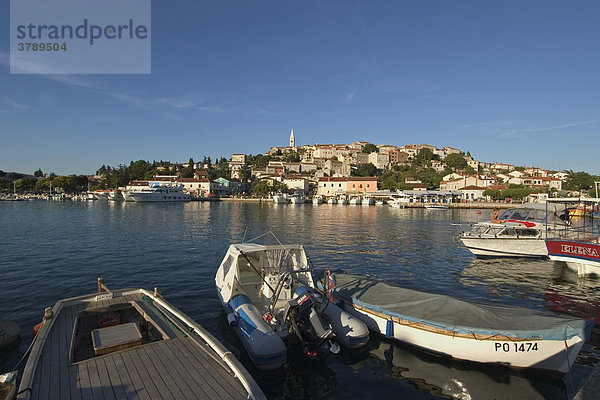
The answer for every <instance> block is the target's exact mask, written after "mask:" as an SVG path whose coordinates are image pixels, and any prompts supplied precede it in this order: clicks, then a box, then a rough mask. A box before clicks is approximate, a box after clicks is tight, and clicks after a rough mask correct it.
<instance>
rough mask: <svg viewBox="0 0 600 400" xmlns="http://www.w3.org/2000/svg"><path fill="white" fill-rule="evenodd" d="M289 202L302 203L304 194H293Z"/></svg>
mask: <svg viewBox="0 0 600 400" xmlns="http://www.w3.org/2000/svg"><path fill="white" fill-rule="evenodd" d="M290 203H292V204H304V196H303V195H301V194H295V195H293V196H291V197H290Z"/></svg>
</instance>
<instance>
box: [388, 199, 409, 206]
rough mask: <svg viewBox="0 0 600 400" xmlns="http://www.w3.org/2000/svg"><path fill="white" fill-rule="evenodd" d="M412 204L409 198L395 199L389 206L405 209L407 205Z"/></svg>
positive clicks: (389, 202)
mask: <svg viewBox="0 0 600 400" xmlns="http://www.w3.org/2000/svg"><path fill="white" fill-rule="evenodd" d="M408 203H410V199H409V198H408V197H403V196H402V197H393V198H392V199H391V200H390V201H388V204H389V205H390V206H391V207H394V208H404V207H406V204H408Z"/></svg>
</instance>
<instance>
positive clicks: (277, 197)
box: [272, 193, 290, 204]
mask: <svg viewBox="0 0 600 400" xmlns="http://www.w3.org/2000/svg"><path fill="white" fill-rule="evenodd" d="M272 198H273V203H275V204H288V203H289V202H290V198H289V197H288V195H286V194H283V193H280V194H274V195H273V196H272Z"/></svg>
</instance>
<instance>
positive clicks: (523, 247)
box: [457, 203, 565, 258]
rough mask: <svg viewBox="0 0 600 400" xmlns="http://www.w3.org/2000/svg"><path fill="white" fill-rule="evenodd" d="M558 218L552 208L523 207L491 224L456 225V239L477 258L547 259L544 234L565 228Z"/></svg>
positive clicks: (543, 204) (488, 222)
mask: <svg viewBox="0 0 600 400" xmlns="http://www.w3.org/2000/svg"><path fill="white" fill-rule="evenodd" d="M548 207H549V208H548ZM547 208H548V209H547ZM561 215H563V218H564V213H563V214H561ZM561 215H559V210H558V209H556V207H554V206H552V205H550V206H547V205H546V204H545V203H532V204H527V205H523V206H521V207H515V208H510V209H508V210H505V211H504V212H502V214H501V215H500V216H499V217H498V219H496V220H494V221H482V222H478V223H476V224H457V226H459V227H460V229H461V232H460V234H459V239H460V241H461V242H462V243H463V244H464V245H465V247H466V248H467V249H469V251H470V252H471V253H473V254H474V255H476V256H478V257H540V258H547V257H548V251H547V249H546V243H545V238H546V232H547V230H548V231H553V230H556V229H561V228H563V227H564V226H565V221H564V220H563V219H562V218H561Z"/></svg>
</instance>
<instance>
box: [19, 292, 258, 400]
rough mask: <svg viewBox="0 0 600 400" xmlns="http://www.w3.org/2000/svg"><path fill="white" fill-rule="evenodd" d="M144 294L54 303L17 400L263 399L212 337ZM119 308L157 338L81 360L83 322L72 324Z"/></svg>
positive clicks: (244, 372) (26, 368)
mask: <svg viewBox="0 0 600 400" xmlns="http://www.w3.org/2000/svg"><path fill="white" fill-rule="evenodd" d="M111 294H112V293H111ZM148 295H151V293H149V292H146V291H142V290H141V289H136V290H130V291H127V292H123V293H121V294H119V293H114V294H113V296H114V297H112V298H110V299H106V300H98V301H95V300H94V298H95V296H93V297H87V298H75V299H70V300H65V301H61V302H59V303H57V305H56V306H55V307H54V309H53V314H54V315H53V317H52V318H51V319H48V320H46V323H45V325H44V327H43V328H42V330H41V331H40V334H39V335H38V337H37V338H36V342H35V344H34V346H33V349H32V354H31V356H30V359H29V361H28V363H27V365H26V366H25V370H24V372H23V379H22V380H21V387H20V388H19V393H18V396H17V398H18V399H74V400H75V399H93V400H97V399H103V400H109V399H188V400H192V399H247V398H264V395H263V394H262V392H261V391H260V388H259V387H258V385H256V382H254V380H253V379H252V377H251V376H250V375H249V374H248V372H247V371H246V370H245V369H244V368H243V367H242V366H241V364H239V362H238V361H237V360H235V359H234V358H233V356H232V355H231V353H229V352H227V350H226V349H224V348H223V347H222V345H220V344H218V345H217V347H218V348H217V349H215V345H214V343H210V342H211V341H212V339H214V338H212V336H211V335H210V334H208V333H207V332H206V331H203V332H201V333H202V335H199V334H198V328H199V329H202V328H201V327H199V326H198V325H195V327H194V326H193V325H192V326H190V325H186V321H182V320H179V319H178V318H175V316H176V315H178V314H179V312H178V311H177V310H176V309H174V308H173V309H165V308H164V304H161V303H158V302H157V301H156V299H154V302H151V301H148V299H149V296H148ZM123 307H129V309H131V310H135V311H131V312H136V311H137V313H138V314H139V316H142V317H143V318H144V320H145V321H147V323H149V324H151V325H152V329H153V331H154V332H156V331H158V332H159V334H160V336H162V338H158V340H155V341H151V342H147V343H142V344H141V345H138V346H135V347H130V348H126V349H123V350H118V351H114V352H112V353H109V354H105V355H95V354H94V352H93V350H91V351H90V350H89V346H84V347H86V349H88V351H84V352H83V353H91V354H82V352H81V351H80V350H78V347H77V346H78V341H81V340H80V338H79V339H78V334H77V332H79V331H81V330H82V329H84V327H83V325H84V324H85V323H84V322H81V323H80V321H79V320H78V318H80V319H81V320H82V321H83V318H84V316H87V315H94V313H102V312H104V313H115V312H116V310H119V309H123ZM98 315H102V314H98ZM88 319H89V318H88ZM187 322H189V321H187ZM80 325H81V326H80ZM107 329H108V328H107ZM205 334H208V338H209V340H208V341H207V340H206V336H205ZM202 336H204V337H202ZM84 340H86V339H85V336H84ZM89 340H90V342H91V339H89ZM215 341H216V339H215ZM217 343H218V342H217ZM219 346H220V347H219ZM77 359H82V360H81V361H76V360H77Z"/></svg>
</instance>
